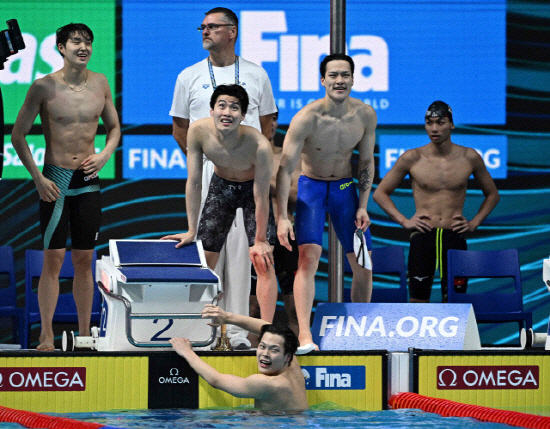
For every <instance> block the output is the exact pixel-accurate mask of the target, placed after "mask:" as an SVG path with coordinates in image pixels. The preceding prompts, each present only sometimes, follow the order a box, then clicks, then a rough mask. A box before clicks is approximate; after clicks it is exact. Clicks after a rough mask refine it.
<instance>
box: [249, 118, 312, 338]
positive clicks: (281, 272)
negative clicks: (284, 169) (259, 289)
mask: <svg viewBox="0 0 550 429" xmlns="http://www.w3.org/2000/svg"><path fill="white" fill-rule="evenodd" d="M278 121H279V112H275V113H274V114H273V121H272V127H271V136H270V139H269V143H271V149H272V151H273V174H272V176H271V183H270V187H269V194H270V197H271V201H272V204H273V209H274V210H273V211H274V212H275V218H277V211H276V208H277V201H276V199H275V198H276V192H275V189H276V179H277V177H276V176H277V170H278V169H279V164H280V162H281V155H282V153H283V147H282V146H281V145H276V144H275V135H276V133H277V127H278V125H279V122H278ZM301 171H302V169H301V163H298V167H297V168H296V169H295V170H294V173H293V175H292V184H291V188H290V200H289V204H288V217H289V219H290V221H291V222H292V223H294V211H295V209H296V194H297V190H298V178H299V177H300V172H301ZM290 244H291V246H292V251H291V252H289V251H288V250H287V249H286V248H285V247H283V246H281V244H280V243H279V240H277V242H276V243H275V248H274V249H273V259H274V260H275V276H276V277H277V281H278V283H279V287H280V288H281V294H282V296H283V303H284V306H285V313H286V316H287V319H288V326H289V327H290V329H292V331H293V332H294V333H295V334H296V335H298V319H297V318H296V306H295V305H294V291H293V289H294V275H295V273H296V270H297V269H298V245H297V244H296V240H292V241H291V242H290ZM251 286H252V287H251V288H250V317H256V318H259V317H260V308H259V305H258V299H257V297H256V273H255V272H253V273H252V281H251ZM248 338H249V340H250V342H251V343H252V345H254V344H256V343H257V337H255V336H252V335H249V337H248Z"/></svg>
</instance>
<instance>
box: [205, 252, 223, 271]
mask: <svg viewBox="0 0 550 429" xmlns="http://www.w3.org/2000/svg"><path fill="white" fill-rule="evenodd" d="M204 258H205V259H206V265H208V268H210V269H211V270H213V269H214V268H216V264H217V263H218V259H219V258H220V254H219V253H218V252H209V251H207V250H205V251H204Z"/></svg>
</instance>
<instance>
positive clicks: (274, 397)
mask: <svg viewBox="0 0 550 429" xmlns="http://www.w3.org/2000/svg"><path fill="white" fill-rule="evenodd" d="M202 317H203V318H213V319H214V323H215V324H233V325H237V326H239V327H241V328H243V329H245V330H247V331H249V332H251V333H253V334H257V335H259V341H258V348H257V350H256V360H257V362H258V372H259V374H253V375H250V376H248V377H246V378H243V377H238V376H236V375H233V374H222V373H220V372H219V371H218V370H217V369H215V368H213V367H211V366H210V365H208V364H207V363H206V362H204V361H203V360H202V359H201V358H200V357H199V356H198V355H197V354H196V353H195V352H194V351H193V347H192V346H191V343H190V341H189V340H187V339H185V338H172V339H171V340H170V344H172V347H173V348H174V350H175V351H176V352H177V353H178V354H179V355H180V356H181V357H183V358H184V359H185V360H187V362H188V363H189V365H191V367H192V368H193V369H194V370H195V372H196V373H197V374H199V375H200V376H201V377H202V378H204V379H205V380H206V382H207V383H208V384H210V385H211V386H212V387H215V388H216V389H220V390H223V391H224V392H227V393H229V394H231V395H233V396H236V397H237V398H252V399H254V406H255V407H256V408H258V409H260V410H305V409H307V408H309V405H308V401H307V395H306V386H305V380H304V376H303V374H302V369H301V368H300V364H299V363H298V361H297V359H296V358H294V353H295V352H296V349H297V348H298V338H297V337H296V334H294V332H292V330H291V329H290V328H289V327H288V326H286V325H283V324H279V323H275V324H269V323H268V322H266V321H265V320H261V319H254V318H252V317H248V316H242V315H239V314H234V313H229V312H226V311H224V310H222V309H221V308H220V307H217V306H215V305H212V304H207V305H205V307H204V310H203V311H202Z"/></svg>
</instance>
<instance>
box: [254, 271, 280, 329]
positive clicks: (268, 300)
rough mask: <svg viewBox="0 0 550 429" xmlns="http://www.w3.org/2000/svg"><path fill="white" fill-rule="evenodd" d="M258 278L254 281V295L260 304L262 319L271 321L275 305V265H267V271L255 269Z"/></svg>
mask: <svg viewBox="0 0 550 429" xmlns="http://www.w3.org/2000/svg"><path fill="white" fill-rule="evenodd" d="M256 275H257V276H258V280H257V283H256V297H257V298H258V303H259V304H260V315H261V318H262V320H265V321H266V322H270V323H272V322H273V317H274V316H275V308H276V307H277V292H278V291H277V278H276V277H275V267H271V266H270V267H268V270H267V271H264V272H258V271H256Z"/></svg>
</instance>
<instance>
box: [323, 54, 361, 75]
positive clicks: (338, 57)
mask: <svg viewBox="0 0 550 429" xmlns="http://www.w3.org/2000/svg"><path fill="white" fill-rule="evenodd" d="M331 61H347V62H348V63H349V65H350V67H351V75H352V76H353V72H354V71H355V63H354V62H353V60H352V59H351V57H350V56H349V55H346V54H330V55H327V56H326V57H325V58H323V61H321V67H320V71H321V77H325V73H326V72H327V64H328V63H329V62H331Z"/></svg>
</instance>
